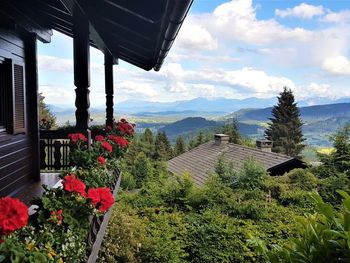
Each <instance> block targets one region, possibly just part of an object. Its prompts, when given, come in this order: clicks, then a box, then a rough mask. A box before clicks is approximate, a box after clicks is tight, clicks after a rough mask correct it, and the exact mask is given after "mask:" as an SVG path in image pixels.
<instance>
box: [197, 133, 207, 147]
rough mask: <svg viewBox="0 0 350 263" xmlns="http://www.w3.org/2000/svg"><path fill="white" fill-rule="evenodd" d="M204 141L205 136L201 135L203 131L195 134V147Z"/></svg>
mask: <svg viewBox="0 0 350 263" xmlns="http://www.w3.org/2000/svg"><path fill="white" fill-rule="evenodd" d="M204 142H205V138H204V135H203V132H202V131H200V132H199V133H198V135H197V139H196V147H197V146H199V145H201V144H203V143H204Z"/></svg>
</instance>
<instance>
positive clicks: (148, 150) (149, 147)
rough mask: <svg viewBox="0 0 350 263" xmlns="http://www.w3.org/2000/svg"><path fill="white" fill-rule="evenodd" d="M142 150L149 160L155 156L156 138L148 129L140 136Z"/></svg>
mask: <svg viewBox="0 0 350 263" xmlns="http://www.w3.org/2000/svg"><path fill="white" fill-rule="evenodd" d="M139 145H140V150H141V151H143V152H144V153H145V154H146V156H147V158H152V156H153V155H154V138H153V133H152V131H151V130H150V129H149V128H147V129H145V131H144V132H143V133H142V135H141V136H140V140H139Z"/></svg>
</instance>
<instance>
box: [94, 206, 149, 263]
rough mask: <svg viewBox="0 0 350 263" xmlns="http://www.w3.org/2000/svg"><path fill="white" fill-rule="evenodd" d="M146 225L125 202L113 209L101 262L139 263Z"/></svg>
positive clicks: (102, 249)
mask: <svg viewBox="0 0 350 263" xmlns="http://www.w3.org/2000/svg"><path fill="white" fill-rule="evenodd" d="M146 223H147V221H146V220H145V219H144V218H139V217H138V216H137V215H136V211H135V210H133V209H131V208H130V207H129V206H127V205H126V204H124V203H123V202H119V203H118V204H117V205H116V206H115V207H114V209H113V213H112V216H111V218H110V220H109V224H108V228H107V231H106V235H105V237H104V241H103V243H102V247H101V251H100V262H108V263H109V262H110V263H114V262H125V263H139V262H141V258H140V255H139V251H140V246H142V245H143V244H144V242H145V236H146V227H147V226H146Z"/></svg>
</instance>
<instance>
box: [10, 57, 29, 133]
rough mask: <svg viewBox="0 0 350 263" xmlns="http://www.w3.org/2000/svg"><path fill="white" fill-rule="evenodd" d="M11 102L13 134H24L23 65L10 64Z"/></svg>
mask: <svg viewBox="0 0 350 263" xmlns="http://www.w3.org/2000/svg"><path fill="white" fill-rule="evenodd" d="M12 70H13V71H12V72H13V75H12V80H13V81H12V84H13V85H12V88H13V89H12V91H13V92H12V96H13V97H12V98H13V99H12V102H13V115H12V116H13V122H12V124H13V133H14V134H18V133H24V132H25V128H26V127H25V88H24V87H25V84H24V65H23V64H19V63H18V62H13V63H12Z"/></svg>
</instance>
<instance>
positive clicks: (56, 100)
mask: <svg viewBox="0 0 350 263" xmlns="http://www.w3.org/2000/svg"><path fill="white" fill-rule="evenodd" d="M39 91H40V92H42V93H43V95H44V96H45V103H47V104H53V105H57V104H66V105H70V107H71V108H73V107H75V106H74V101H75V92H74V88H68V87H58V86H50V85H41V86H40V87H39Z"/></svg>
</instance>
